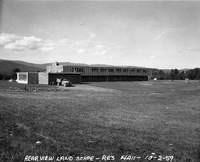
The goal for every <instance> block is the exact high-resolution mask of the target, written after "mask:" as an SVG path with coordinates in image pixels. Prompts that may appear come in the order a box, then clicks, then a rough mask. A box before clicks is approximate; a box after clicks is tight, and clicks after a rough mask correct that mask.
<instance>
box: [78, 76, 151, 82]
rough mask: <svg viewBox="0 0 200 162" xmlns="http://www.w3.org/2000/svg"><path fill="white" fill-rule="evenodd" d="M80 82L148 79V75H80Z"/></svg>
mask: <svg viewBox="0 0 200 162" xmlns="http://www.w3.org/2000/svg"><path fill="white" fill-rule="evenodd" d="M81 81H82V82H101V81H102V82H103V81H148V76H130V75H121V76H119V75H107V76H105V75H104V76H99V75H96V76H95V75H88V76H86V75H84V76H81Z"/></svg>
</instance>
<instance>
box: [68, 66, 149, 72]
mask: <svg viewBox="0 0 200 162" xmlns="http://www.w3.org/2000/svg"><path fill="white" fill-rule="evenodd" d="M83 71H84V70H83V68H78V67H73V68H72V72H83ZM128 71H129V72H137V73H141V72H143V73H146V72H147V69H128V68H123V69H121V68H116V69H114V68H109V69H108V72H111V73H112V72H117V73H120V72H125V73H127V72H128ZM92 72H107V69H106V68H100V69H99V68H95V67H94V68H92Z"/></svg>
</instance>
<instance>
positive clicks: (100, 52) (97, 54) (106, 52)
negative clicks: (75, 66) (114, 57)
mask: <svg viewBox="0 0 200 162" xmlns="http://www.w3.org/2000/svg"><path fill="white" fill-rule="evenodd" d="M106 54H108V51H106V50H102V51H99V52H96V53H93V54H92V55H94V56H99V55H103V56H104V55H106Z"/></svg>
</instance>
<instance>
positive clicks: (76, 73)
mask: <svg viewBox="0 0 200 162" xmlns="http://www.w3.org/2000/svg"><path fill="white" fill-rule="evenodd" d="M48 74H58V75H60V74H73V75H81V73H78V72H75V73H74V72H61V73H48Z"/></svg>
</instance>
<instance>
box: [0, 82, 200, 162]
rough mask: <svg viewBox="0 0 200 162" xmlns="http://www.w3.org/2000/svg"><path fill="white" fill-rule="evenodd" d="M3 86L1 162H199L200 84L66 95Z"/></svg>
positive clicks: (103, 86) (89, 88)
mask: <svg viewBox="0 0 200 162" xmlns="http://www.w3.org/2000/svg"><path fill="white" fill-rule="evenodd" d="M11 84H12V85H11ZM1 85H3V86H2V87H3V88H2V87H1ZM1 85H0V89H2V90H1V91H0V102H1V103H3V104H1V106H0V121H1V125H0V129H1V130H0V132H2V134H1V135H0V147H1V148H0V161H23V160H24V157H25V156H26V155H50V156H53V155H54V156H61V155H63V156H70V155H71V156H73V157H76V156H84V155H90V156H95V157H100V156H102V155H114V156H115V161H120V160H119V159H120V156H122V155H124V154H127V155H133V156H141V157H142V159H140V160H137V161H145V160H144V157H145V156H147V155H150V154H151V153H152V152H154V153H156V155H162V156H163V157H164V156H167V155H173V156H174V160H173V161H174V162H179V161H180V162H186V161H188V162H189V161H193V162H198V161H199V158H200V157H199V154H200V151H199V148H200V125H199V123H200V107H199V100H200V96H199V94H200V89H199V87H200V85H199V82H192V83H189V84H185V83H184V82H182V81H174V82H171V81H162V82H160V81H157V82H102V83H91V84H83V85H76V86H75V87H66V88H64V91H60V90H57V91H25V90H23V91H18V90H12V89H11V90H8V88H9V87H11V86H14V87H17V86H20V88H21V86H22V85H18V84H15V83H5V82H3V83H2V84H1ZM23 86H25V85H23ZM26 86H27V85H26ZM31 86H32V87H34V86H35V87H37V85H34V86H33V85H31ZM40 88H43V89H45V88H50V87H46V86H44V87H42V86H41V85H40ZM21 89H23V88H21ZM56 89H58V88H56ZM37 141H40V142H41V144H36V142H37ZM156 160H157V159H154V161H156ZM146 161H147V160H146ZM157 161H158V160H157ZM162 161H166V160H162Z"/></svg>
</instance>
